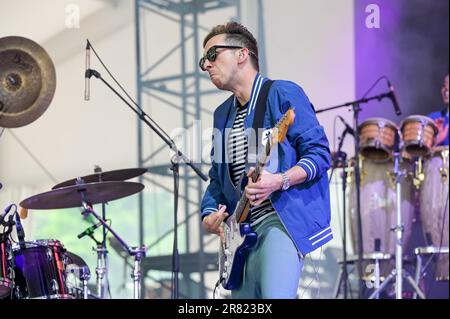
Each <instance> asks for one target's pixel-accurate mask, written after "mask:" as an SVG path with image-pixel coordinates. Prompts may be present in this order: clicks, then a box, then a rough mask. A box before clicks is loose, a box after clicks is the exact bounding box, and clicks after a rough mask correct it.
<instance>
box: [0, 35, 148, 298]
mask: <svg viewBox="0 0 450 319" xmlns="http://www.w3.org/2000/svg"><path fill="white" fill-rule="evenodd" d="M55 89H56V73H55V68H54V65H53V62H52V60H51V58H50V56H49V55H48V54H47V52H46V51H45V50H44V49H43V48H42V47H41V46H39V45H38V44H37V43H35V42H34V41H32V40H30V39H27V38H23V37H17V36H10V37H4V38H0V128H3V129H6V128H17V127H22V126H25V125H28V124H30V123H32V122H33V121H35V120H37V119H38V118H39V117H40V116H41V115H42V114H43V113H44V112H45V111H46V110H47V108H48V106H49V105H50V102H51V100H52V99H53V96H54V93H55ZM146 171H147V170H146V169H141V168H132V169H121V170H115V171H109V172H102V171H101V169H100V168H98V167H97V168H96V170H95V174H92V175H87V176H83V177H78V178H75V179H71V180H68V181H65V182H62V183H59V184H58V185H55V186H54V187H53V188H52V190H50V191H48V192H44V193H41V194H38V195H35V196H31V197H29V198H27V199H25V200H23V201H21V202H20V204H19V205H20V213H19V212H18V209H17V208H18V207H17V206H16V205H15V204H11V205H9V206H8V207H7V208H6V209H5V210H4V212H3V213H1V214H0V225H2V226H3V228H2V232H0V299H29V298H43V299H81V298H85V299H87V298H104V297H105V294H104V290H105V289H104V287H105V285H106V280H105V277H104V276H105V274H107V271H108V270H107V264H106V258H107V250H106V232H108V233H110V234H112V235H113V236H114V237H115V238H116V239H117V240H118V242H119V243H120V245H121V246H122V247H123V248H124V250H125V251H127V252H128V254H129V255H130V256H133V257H134V258H135V263H134V269H133V273H132V278H133V283H134V298H139V297H140V283H141V272H140V262H141V259H142V258H143V257H145V251H146V248H145V247H130V246H128V245H127V244H126V243H125V241H124V240H123V239H122V238H120V236H119V235H118V234H117V233H116V232H115V231H114V229H112V228H111V226H110V225H108V223H107V222H106V213H105V204H106V203H108V202H110V201H113V200H117V199H120V198H124V197H126V196H130V195H133V194H136V193H138V192H140V191H142V190H143V188H144V185H142V184H141V183H134V182H126V180H128V179H131V178H134V177H138V176H140V175H142V174H144V173H145V172H146ZM0 185H1V184H0ZM0 188H1V187H0ZM95 204H102V216H99V215H98V214H97V213H96V212H95V211H94V208H93V205H95ZM73 207H81V208H82V209H83V212H82V214H83V216H85V217H86V216H88V215H91V216H93V218H94V219H96V220H98V224H96V225H94V226H91V227H90V228H88V229H87V230H85V231H84V232H83V233H82V234H80V235H81V236H84V235H89V236H90V237H91V238H93V237H92V233H93V231H94V230H95V229H96V228H98V227H100V226H102V227H103V240H102V242H97V241H96V242H97V244H98V245H97V253H98V254H97V268H96V274H97V295H96V294H94V293H91V292H90V290H89V288H88V281H89V279H90V270H89V267H88V265H87V264H86V263H85V262H84V261H83V259H82V258H80V257H79V256H77V255H76V254H74V253H71V252H70V251H68V250H67V249H66V247H64V245H63V244H62V243H61V242H60V241H59V240H56V239H39V240H31V241H25V238H24V237H25V234H24V231H23V227H22V224H21V219H24V218H26V217H27V214H28V210H29V209H33V210H42V209H45V210H51V209H62V208H73ZM14 226H15V228H16V232H17V238H18V242H15V241H14V240H13V238H12V236H11V235H12V232H13V228H14ZM80 235H79V237H81V236H80ZM93 239H95V238H93ZM72 279H75V284H73V283H72Z"/></svg>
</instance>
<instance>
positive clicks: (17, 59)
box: [0, 36, 56, 128]
mask: <svg viewBox="0 0 450 319" xmlns="http://www.w3.org/2000/svg"><path fill="white" fill-rule="evenodd" d="M55 89H56V72H55V67H54V65H53V62H52V60H51V58H50V56H49V55H48V54H47V52H46V51H45V50H44V49H43V48H42V47H41V46H40V45H39V44H37V43H36V42H34V41H32V40H30V39H27V38H23V37H17V36H9V37H4V38H0V127H6V128H15V127H21V126H25V125H27V124H30V123H31V122H33V121H35V120H36V119H37V118H39V117H40V116H41V115H42V114H43V113H44V112H45V111H46V110H47V108H48V106H49V105H50V102H51V101H52V99H53V95H54V93H55Z"/></svg>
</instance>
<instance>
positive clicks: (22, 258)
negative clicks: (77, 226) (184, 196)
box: [0, 169, 146, 299]
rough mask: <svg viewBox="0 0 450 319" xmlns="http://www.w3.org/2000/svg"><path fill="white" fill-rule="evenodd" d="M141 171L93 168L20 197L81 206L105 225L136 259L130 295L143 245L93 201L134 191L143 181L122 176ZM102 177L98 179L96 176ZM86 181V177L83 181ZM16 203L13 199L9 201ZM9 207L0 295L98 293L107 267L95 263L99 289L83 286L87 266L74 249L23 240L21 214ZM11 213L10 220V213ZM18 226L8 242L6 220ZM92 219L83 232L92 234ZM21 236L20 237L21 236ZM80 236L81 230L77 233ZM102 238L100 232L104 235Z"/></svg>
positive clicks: (32, 205) (39, 203)
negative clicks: (74, 282)
mask: <svg viewBox="0 0 450 319" xmlns="http://www.w3.org/2000/svg"><path fill="white" fill-rule="evenodd" d="M145 172H146V169H122V170H116V171H110V172H105V173H98V174H93V175H88V176H85V177H79V178H77V179H72V180H68V181H65V182H63V183H60V184H58V185H55V186H54V187H53V188H52V190H51V191H48V192H44V193H41V194H38V195H34V196H31V197H29V198H27V199H25V200H23V201H21V202H20V207H22V208H23V209H24V210H29V209H33V210H40V209H45V210H48V209H62V208H73V207H83V212H82V214H83V215H84V214H91V215H92V216H93V217H94V218H95V219H97V220H98V221H99V224H100V225H102V226H103V227H105V229H107V230H108V231H109V232H110V233H111V234H113V236H115V237H116V239H117V240H118V241H119V242H120V244H121V245H122V246H123V247H124V249H125V250H126V251H127V252H128V253H129V254H130V256H134V257H135V259H136V263H135V269H134V271H133V274H132V277H133V280H134V284H135V289H134V293H135V295H134V297H135V298H139V294H140V281H141V274H140V265H139V263H140V261H141V259H142V257H144V256H145V250H146V249H145V247H139V248H138V247H129V246H128V245H127V244H126V243H125V242H124V241H123V240H122V239H121V238H120V236H119V235H118V234H117V233H116V232H115V231H114V230H113V229H112V228H111V226H109V225H108V224H107V223H106V221H105V219H104V218H102V217H100V216H99V215H97V214H96V212H95V211H94V209H93V205H95V204H105V203H108V202H110V201H113V200H117V199H119V198H124V197H126V196H130V195H133V194H136V193H138V192H140V191H142V189H143V188H144V185H142V184H140V183H134V182H125V181H124V180H126V179H130V178H133V177H137V176H139V175H142V174H143V173H145ZM99 180H101V181H99ZM87 181H89V182H88V183H86V182H87ZM11 206H15V205H11ZM9 210H10V209H7V210H6V212H5V213H4V214H3V215H2V220H0V222H2V223H3V224H4V225H5V226H6V227H7V228H9V230H7V231H5V232H4V233H3V234H0V236H1V237H0V238H1V241H0V247H1V258H0V265H1V267H2V268H1V272H0V298H11V299H23V298H44V299H77V298H103V297H104V296H103V295H102V291H103V285H104V282H103V276H102V275H104V274H105V273H107V269H105V268H104V267H97V269H96V273H97V284H98V288H99V289H98V294H97V295H95V294H92V293H91V292H90V291H89V290H88V286H87V284H88V281H89V278H90V270H89V267H88V266H87V265H86V263H85V262H84V261H83V260H82V259H81V258H80V257H78V256H77V255H75V254H73V253H71V252H69V251H67V249H66V248H65V247H64V245H63V244H62V243H61V242H60V241H59V240H55V239H50V240H33V241H25V240H24V238H23V234H22V236H21V235H20V227H21V225H20V217H18V213H17V211H15V212H14V213H13V214H12V215H10V218H9V220H7V218H6V216H7V215H8V213H9ZM14 218H15V222H14V220H13V219H14ZM13 225H16V226H17V234H18V238H19V242H17V243H13V241H12V239H11V236H10V234H11V228H12V227H11V226H13ZM95 228H97V227H96V226H95V225H94V226H92V227H90V228H89V229H88V230H87V231H85V232H83V233H82V234H85V233H87V234H88V235H89V236H92V232H93V230H94V229H95ZM21 237H22V238H21ZM79 237H81V236H79ZM104 239H105V238H104ZM97 248H98V251H100V253H99V254H98V263H97V265H104V260H105V259H106V249H104V248H105V240H103V242H102V243H99V245H98V247H97ZM74 273H76V277H77V278H76V279H78V280H79V282H80V283H81V287H79V286H75V287H73V286H72V287H71V285H70V280H69V277H70V275H71V274H74Z"/></svg>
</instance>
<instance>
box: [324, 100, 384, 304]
mask: <svg viewBox="0 0 450 319" xmlns="http://www.w3.org/2000/svg"><path fill="white" fill-rule="evenodd" d="M391 95H392V93H391V92H388V93H382V94H378V95H375V96H372V97H368V98H363V99H359V100H356V101H352V102H347V103H344V104H341V105H336V106H332V107H328V108H325V109H321V110H317V111H316V114H319V113H322V112H326V111H331V110H335V109H338V108H342V107H349V106H351V107H352V109H353V131H354V132H355V136H354V137H355V184H356V211H357V214H356V215H357V228H358V277H359V278H358V279H359V285H358V298H359V299H362V291H363V280H362V278H363V270H362V259H363V244H362V223H361V175H360V167H359V122H358V121H359V112H360V111H361V107H360V105H361V104H362V103H367V102H370V101H372V100H378V101H381V100H382V99H383V98H390V97H391Z"/></svg>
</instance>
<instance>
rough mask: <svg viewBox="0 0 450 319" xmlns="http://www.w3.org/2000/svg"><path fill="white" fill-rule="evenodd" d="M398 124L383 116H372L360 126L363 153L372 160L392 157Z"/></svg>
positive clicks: (378, 160)
mask: <svg viewBox="0 0 450 319" xmlns="http://www.w3.org/2000/svg"><path fill="white" fill-rule="evenodd" d="M396 134H398V129H397V125H396V124H395V123H394V122H392V121H389V120H387V119H383V118H370V119H367V120H365V121H364V122H362V123H361V125H360V126H359V136H360V139H359V148H360V152H361V154H362V155H363V156H364V157H365V158H367V159H370V160H372V161H376V162H380V161H386V160H388V159H390V158H391V157H392V152H393V150H394V145H395V136H396Z"/></svg>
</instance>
